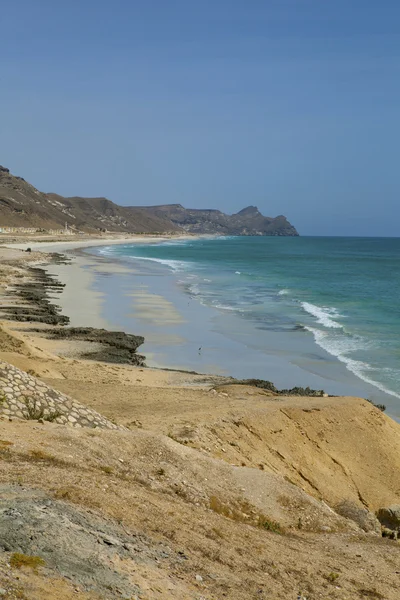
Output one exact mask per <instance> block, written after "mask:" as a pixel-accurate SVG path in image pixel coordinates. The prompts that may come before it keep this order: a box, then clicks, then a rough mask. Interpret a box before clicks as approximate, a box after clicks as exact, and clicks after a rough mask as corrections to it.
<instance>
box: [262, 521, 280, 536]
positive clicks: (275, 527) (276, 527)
mask: <svg viewBox="0 0 400 600" xmlns="http://www.w3.org/2000/svg"><path fill="white" fill-rule="evenodd" d="M261 526H262V527H263V528H264V529H266V530H267V531H272V533H283V532H282V527H281V526H280V524H279V523H278V522H277V521H271V520H269V519H266V520H265V521H264V522H263V523H262V525H261Z"/></svg>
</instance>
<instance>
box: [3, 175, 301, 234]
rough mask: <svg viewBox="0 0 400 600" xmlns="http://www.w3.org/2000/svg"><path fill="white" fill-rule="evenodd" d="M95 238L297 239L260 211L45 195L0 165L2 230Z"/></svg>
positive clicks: (291, 230)
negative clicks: (188, 235) (174, 234)
mask: <svg viewBox="0 0 400 600" xmlns="http://www.w3.org/2000/svg"><path fill="white" fill-rule="evenodd" d="M65 224H67V226H68V227H69V228H70V229H71V231H82V232H87V233H94V232H99V231H105V230H107V231H110V232H119V233H124V232H125V233H155V232H158V233H166V232H168V233H172V232H185V231H186V232H189V233H210V234H223V235H290V236H292V235H298V233H297V231H296V230H295V228H294V227H293V226H292V225H291V224H290V223H289V222H288V221H287V219H286V218H285V217H283V216H279V217H276V218H272V217H264V216H263V215H262V214H261V213H260V212H259V211H258V210H257V209H256V208H255V207H248V208H246V209H244V210H242V211H240V212H239V213H237V214H236V215H226V214H224V213H222V212H220V211H218V210H194V209H186V208H183V206H181V205H163V206H155V207H147V206H142V207H139V206H119V205H118V204H115V203H114V202H112V201H111V200H109V199H108V198H82V197H80V196H74V197H71V198H65V197H63V196H60V195H58V194H54V193H46V194H45V193H43V192H40V191H39V190H37V189H36V188H35V187H33V185H31V184H30V183H28V182H27V181H25V180H24V179H23V178H22V177H17V176H15V175H12V174H11V173H10V171H9V169H7V168H5V167H1V166H0V227H23V228H38V229H45V230H49V229H51V230H54V229H55V230H57V229H62V228H64V227H65Z"/></svg>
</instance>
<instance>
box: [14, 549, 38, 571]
mask: <svg viewBox="0 0 400 600" xmlns="http://www.w3.org/2000/svg"><path fill="white" fill-rule="evenodd" d="M45 564H46V563H45V562H44V560H43V558H40V556H29V555H27V554H21V553H20V552H14V554H12V555H11V558H10V565H11V567H12V568H13V569H20V568H21V567H29V568H30V569H33V570H34V571H37V569H38V567H43V566H44V565H45Z"/></svg>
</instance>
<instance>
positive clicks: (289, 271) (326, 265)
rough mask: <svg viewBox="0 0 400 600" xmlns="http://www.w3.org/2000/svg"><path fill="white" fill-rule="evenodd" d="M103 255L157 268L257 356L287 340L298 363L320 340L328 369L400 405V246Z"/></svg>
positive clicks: (240, 241)
mask: <svg viewBox="0 0 400 600" xmlns="http://www.w3.org/2000/svg"><path fill="white" fill-rule="evenodd" d="M96 252H97V253H99V254H100V255H102V256H103V257H107V258H112V259H119V260H124V261H133V262H136V263H138V262H139V263H141V264H142V265H145V264H146V262H147V263H148V264H149V266H150V265H151V264H153V265H155V264H158V266H159V268H161V269H164V270H165V272H168V273H169V274H170V275H171V276H173V278H174V281H175V282H176V285H177V286H178V288H179V289H180V291H181V292H182V293H183V294H185V295H186V297H188V298H189V299H190V300H194V301H196V302H199V303H201V304H203V305H204V306H207V307H209V308H210V309H214V310H215V311H216V314H217V313H218V314H220V315H221V327H224V323H225V330H224V331H225V334H226V335H227V336H228V337H229V336H230V337H231V339H234V340H236V341H240V340H243V336H244V335H245V333H246V332H247V333H249V332H251V333H252V336H251V337H252V339H253V340H256V343H255V345H253V347H255V348H256V349H258V350H259V351H263V350H265V351H266V352H267V353H269V354H271V341H274V343H276V340H279V345H280V344H283V345H284V344H285V340H286V343H287V344H290V345H291V348H292V352H294V353H295V352H297V353H298V354H299V355H300V354H301V348H302V341H303V343H304V344H306V343H307V344H309V343H310V340H312V341H313V343H314V345H316V348H319V350H320V354H319V355H318V352H317V353H316V356H317V357H318V358H319V360H320V365H321V369H323V367H324V365H323V364H322V362H323V361H324V357H326V356H329V357H331V359H332V360H331V361H327V360H325V362H326V363H327V362H329V363H330V364H331V365H332V364H333V363H334V362H339V363H341V365H342V367H344V368H345V369H346V370H347V371H348V372H349V373H351V374H352V375H353V376H354V377H356V378H357V379H358V380H359V381H360V382H363V383H364V384H368V386H372V388H374V390H375V391H376V395H375V398H376V399H377V398H378V399H379V397H380V395H379V392H381V393H382V395H384V396H387V395H389V396H391V397H392V398H398V399H400V361H399V359H400V305H399V299H400V239H397V238H396V239H391V238H322V237H315V238H313V237H298V238H279V237H276V238H275V237H220V238H210V239H198V240H171V241H167V242H161V243H157V244H140V245H132V244H129V245H118V246H117V245H116V246H109V247H105V248H104V247H103V248H98V249H96ZM223 315H225V317H227V316H228V315H231V317H232V318H231V319H227V318H225V321H224V320H223V317H222V316H223ZM221 331H222V329H221ZM248 338H249V335H248ZM263 344H264V346H263ZM308 353H310V352H309V350H308ZM299 360H300V357H299ZM321 361H322V362H321ZM293 362H295V360H293V359H292V363H293ZM325 366H326V365H325ZM318 368H319V367H318ZM321 372H322V371H321ZM232 374H234V373H232ZM253 376H260V374H259V373H257V374H256V373H254V375H253ZM327 377H328V379H329V377H331V378H333V377H334V376H333V375H332V376H327Z"/></svg>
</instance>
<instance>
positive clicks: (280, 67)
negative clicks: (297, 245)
mask: <svg viewBox="0 0 400 600" xmlns="http://www.w3.org/2000/svg"><path fill="white" fill-rule="evenodd" d="M0 4H1V19H2V22H3V23H2V25H3V26H2V35H1V39H0V52H1V55H0V56H1V57H2V60H1V65H0V111H1V112H0V114H1V120H0V142H1V145H0V150H1V151H0V164H3V165H4V166H7V167H9V168H10V169H11V171H12V172H13V173H15V174H17V175H21V176H22V177H25V179H27V180H28V181H30V182H31V183H33V184H34V185H35V186H36V187H38V188H39V189H41V190H43V191H54V192H57V193H60V194H62V195H82V196H107V197H109V198H110V199H112V200H114V201H115V202H118V203H120V204H126V205H135V204H136V205H141V204H161V203H175V202H180V203H182V204H183V205H185V206H188V207H204V208H220V209H222V210H225V211H227V212H236V211H238V210H240V209H241V208H243V207H244V206H247V205H249V204H256V205H257V206H258V207H259V208H260V210H262V212H264V213H265V214H267V215H270V216H275V215H277V214H285V215H286V216H287V217H288V218H289V220H290V221H292V222H293V224H294V225H296V226H297V228H298V230H299V231H300V233H302V234H304V235H313V234H320V235H394V236H398V235H399V221H400V219H399V217H400V202H399V188H400V169H399V167H398V164H397V163H398V155H399V151H398V147H399V144H400V115H399V107H400V60H399V59H400V2H398V1H394V0H393V1H388V0H381V1H380V2H378V1H377V0H375V1H372V0H362V1H361V0H351V1H350V0H346V1H344V0H247V1H246V0H213V1H210V0H114V1H113V2H111V1H110V2H108V1H105V0H79V1H78V0H69V1H65V0H58V1H54V0H35V1H33V0H12V1H11V0H3V2H0Z"/></svg>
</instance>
